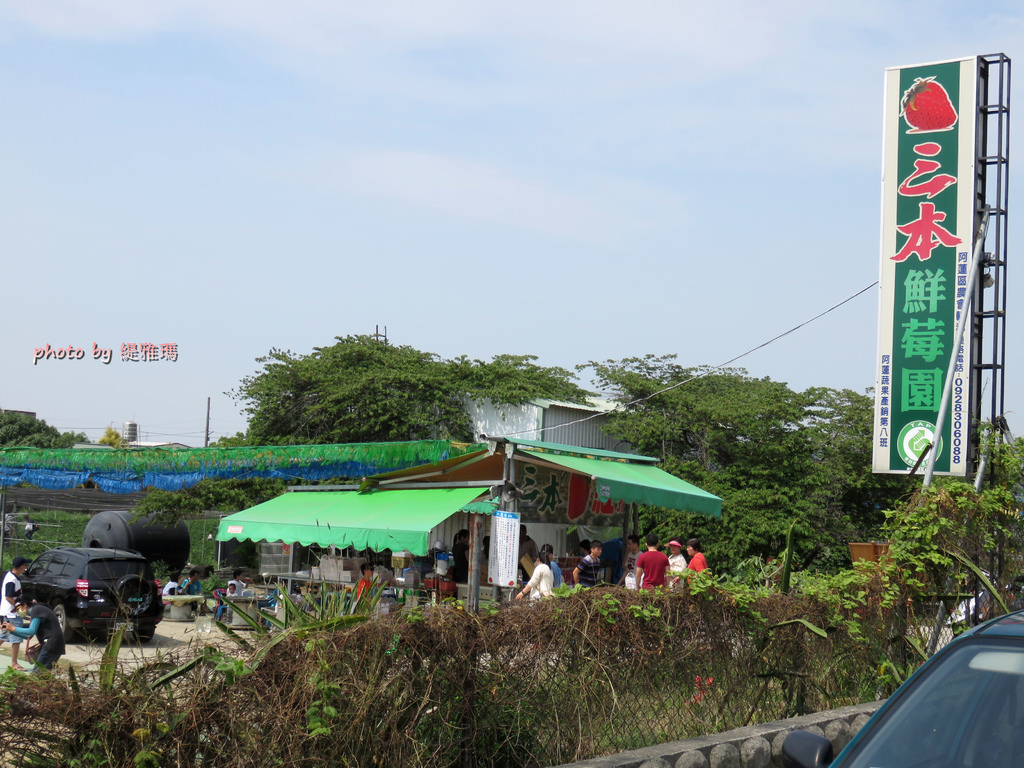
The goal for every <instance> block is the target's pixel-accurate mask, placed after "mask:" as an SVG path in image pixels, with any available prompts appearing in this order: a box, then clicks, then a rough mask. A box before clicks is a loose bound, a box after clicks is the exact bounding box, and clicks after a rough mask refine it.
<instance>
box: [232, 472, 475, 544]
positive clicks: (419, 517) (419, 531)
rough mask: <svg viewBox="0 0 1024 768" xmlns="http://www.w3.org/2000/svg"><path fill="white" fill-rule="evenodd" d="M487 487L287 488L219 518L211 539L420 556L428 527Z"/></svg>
mask: <svg viewBox="0 0 1024 768" xmlns="http://www.w3.org/2000/svg"><path fill="white" fill-rule="evenodd" d="M487 490H488V489H487V488H430V489H416V490H393V491H391V490H388V491H368V492H363V493H360V492H357V491H293V492H290V493H285V494H283V495H281V496H278V497H277V498H274V499H271V500H270V501H267V502H264V503H263V504H258V505H256V506H255V507H251V508H250V509H246V510H243V511H242V512H237V513H235V514H233V515H228V516H227V517H225V518H224V519H223V520H221V522H220V527H219V528H218V529H217V540H218V541H228V540H230V539H238V540H240V541H244V540H251V541H262V540H264V539H265V540H267V541H287V542H298V543H299V544H304V545H309V544H319V545H320V546H324V547H326V546H330V545H334V546H336V547H348V546H352V547H355V548H356V549H366V548H367V547H369V548H371V549H376V550H381V549H391V550H395V551H397V550H403V549H407V550H409V551H410V552H412V553H413V554H414V555H425V554H427V550H428V549H429V548H430V542H429V534H430V530H431V528H434V527H435V526H437V525H438V524H440V523H442V522H443V521H444V520H446V519H448V518H449V517H451V516H452V515H453V514H455V513H456V512H458V511H459V510H460V509H462V508H463V507H464V506H465V505H467V504H469V503H470V502H472V501H473V500H474V499H476V498H477V497H478V496H480V495H481V494H482V493H484V492H486V491H487ZM474 511H482V508H481V510H476V509H475V508H474Z"/></svg>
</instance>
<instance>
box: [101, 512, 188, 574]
mask: <svg viewBox="0 0 1024 768" xmlns="http://www.w3.org/2000/svg"><path fill="white" fill-rule="evenodd" d="M134 514H135V513H134V512H131V511H129V510H123V509H117V510H114V509H111V510H106V511H104V512H99V513H97V514H96V515H94V516H93V517H92V519H91V520H89V522H88V523H87V524H86V526H85V532H84V533H83V534H82V546H83V547H114V548H115V549H132V550H135V551H136V552H139V553H140V554H142V555H143V556H145V557H146V558H147V559H149V560H162V561H163V562H165V563H166V564H167V567H168V568H169V569H170V570H171V571H172V572H173V571H179V570H181V569H182V568H184V567H185V564H186V563H187V562H188V555H189V550H190V549H191V546H192V544H191V541H190V539H189V535H188V526H187V525H185V521H184V520H179V521H178V522H177V524H176V525H173V526H166V525H154V524H153V523H152V519H151V518H150V517H144V518H142V519H141V520H139V521H138V522H136V523H133V522H131V520H132V517H133V516H134Z"/></svg>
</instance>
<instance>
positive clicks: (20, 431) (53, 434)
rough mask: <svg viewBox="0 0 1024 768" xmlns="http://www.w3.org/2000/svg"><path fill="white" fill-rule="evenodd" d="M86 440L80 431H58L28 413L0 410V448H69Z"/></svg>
mask: <svg viewBox="0 0 1024 768" xmlns="http://www.w3.org/2000/svg"><path fill="white" fill-rule="evenodd" d="M88 441H89V438H88V437H87V436H86V435H85V434H83V433H82V432H59V431H58V430H57V428H56V427H51V426H50V425H49V424H47V423H46V422H45V421H43V420H42V419H37V418H36V417H35V416H32V415H31V414H28V413H22V412H20V411H2V412H0V448H71V447H72V446H73V445H74V444H75V443H78V442H81V443H86V442H88Z"/></svg>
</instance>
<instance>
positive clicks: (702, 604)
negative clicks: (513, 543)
mask: <svg viewBox="0 0 1024 768" xmlns="http://www.w3.org/2000/svg"><path fill="white" fill-rule="evenodd" d="M741 598H742V596H741ZM870 604H871V603H870V601H867V602H865V603H863V604H862V605H861V610H860V613H859V614H858V613H857V612H856V611H850V612H847V614H846V615H844V612H843V610H842V609H840V610H838V611H837V609H836V605H835V604H832V605H829V604H827V603H826V601H823V600H815V599H811V598H795V597H790V596H785V595H780V594H768V595H762V596H760V597H754V595H753V594H750V595H747V596H746V598H745V599H738V598H737V594H736V593H719V592H717V591H715V590H714V589H711V590H709V591H706V592H704V593H702V594H698V595H690V594H684V593H672V594H660V595H640V594H637V593H635V592H627V591H625V590H619V589H613V588H599V589H593V590H589V591H585V592H582V593H579V594H574V595H570V596H568V597H564V598H554V599H547V600H543V601H538V602H534V601H520V602H517V603H514V604H510V605H506V606H505V607H503V608H501V609H500V610H497V611H496V612H494V613H493V614H491V615H484V616H479V617H478V616H473V615H470V614H467V613H465V612H464V611H462V610H461V609H460V608H458V607H454V606H448V605H443V606H437V607H429V606H428V607H426V608H421V609H417V610H413V611H405V612H402V613H401V614H398V615H394V614H392V615H389V616H387V617H381V618H379V619H378V620H373V621H367V622H364V623H360V624H358V625H355V626H351V627H348V628H346V629H341V630H338V631H318V632H309V633H306V632H282V633H278V634H271V635H270V636H269V637H268V639H267V640H265V641H263V643H262V644H258V643H257V644H247V645H248V646H249V647H247V648H242V649H241V650H238V649H237V648H235V647H234V646H232V648H231V649H229V648H226V647H225V648H220V649H215V648H211V647H207V648H205V649H202V650H200V649H193V650H192V651H190V654H191V655H190V656H188V657H180V658H177V659H174V658H167V657H165V658H162V659H161V660H160V662H159V664H154V665H152V666H150V667H146V668H143V669H141V670H138V671H136V672H133V673H132V674H131V676H124V677H123V678H117V679H116V680H114V679H112V678H108V679H107V684H106V685H104V684H102V681H101V682H99V683H97V684H80V685H78V686H76V687H69V686H68V684H67V683H68V681H67V680H66V679H64V678H63V677H61V676H60V675H58V677H57V678H55V679H52V680H49V681H35V680H33V681H27V680H24V679H7V680H5V684H6V685H7V686H8V688H9V689H10V690H8V691H7V695H6V700H7V701H8V706H9V711H8V712H7V713H6V714H5V720H6V725H7V727H6V728H5V729H3V731H0V753H3V754H5V755H14V754H34V755H35V757H36V759H37V762H36V763H34V764H37V765H58V764H60V765H67V764H71V761H79V762H77V763H74V764H77V765H110V766H137V765H204V764H206V765H218V766H224V767H225V768H231V767H239V768H240V767H241V766H247V767H248V766H252V767H253V768H255V767H256V766H273V765H288V766H306V765H309V766H313V765H323V764H327V765H358V766H373V765H385V764H387V765H408V766H517V767H518V766H539V765H557V764H560V763H566V762H572V761H575V760H580V759H585V758H588V757H594V756H599V755H605V754H610V753H614V752H619V751H622V750H627V749H635V748H639V747H643V746H649V745H652V744H657V743H661V742H664V741H669V740H675V739H682V738H687V737H691V736H697V735H702V734H707V733H714V732H719V731H722V730H726V729H729V728H734V727H738V726H742V725H746V724H751V723H754V722H763V721H768V720H775V719H779V718H783V717H787V716H790V715H796V714H802V713H806V712H810V711H816V710H821V709H829V708H832V707H836V706H840V705H844V704H851V703H856V702H860V701H865V700H870V699H873V698H874V697H875V694H876V692H877V691H878V685H879V678H878V674H877V669H878V660H879V654H880V653H881V652H882V650H883V649H882V648H881V646H880V643H881V642H882V641H883V640H884V638H887V637H890V636H892V635H891V631H892V630H893V628H894V627H893V624H892V622H893V621H894V618H893V616H894V615H893V613H892V612H891V611H884V610H881V609H880V608H878V607H877V606H876V609H874V610H869V609H868V608H867V606H869V605H870ZM904 613H905V612H904ZM906 618H907V617H906V615H904V616H902V617H899V620H900V621H903V620H905V619H906ZM816 628H818V629H827V630H828V632H827V637H822V636H821V635H820V634H819V633H818V631H816ZM225 642H226V641H225ZM885 642H887V641H885ZM58 733H59V734H61V738H59V739H54V735H55V734H58ZM87 755H88V756H91V757H89V758H88V759H86V757H85V756H87ZM90 760H92V762H90ZM147 761H148V762H147ZM12 764H14V763H12ZM26 764H27V763H26Z"/></svg>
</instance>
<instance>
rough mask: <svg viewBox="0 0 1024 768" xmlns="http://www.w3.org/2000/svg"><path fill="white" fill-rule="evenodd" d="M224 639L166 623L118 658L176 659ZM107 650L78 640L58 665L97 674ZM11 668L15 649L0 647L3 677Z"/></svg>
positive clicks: (191, 625) (128, 644)
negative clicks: (147, 639)
mask: <svg viewBox="0 0 1024 768" xmlns="http://www.w3.org/2000/svg"><path fill="white" fill-rule="evenodd" d="M200 628H202V624H200ZM220 639H224V636H223V634H222V633H221V632H220V631H219V630H218V629H217V627H216V626H213V627H212V631H197V625H196V622H195V621H168V620H167V619H164V620H163V621H161V622H160V623H159V624H157V627H156V635H155V636H154V637H153V639H152V640H150V641H149V642H148V643H143V642H140V641H139V640H137V639H135V640H131V639H128V638H126V639H125V641H124V643H123V645H122V646H121V652H120V654H119V655H118V658H119V660H120V661H121V662H122V663H125V664H128V665H131V664H133V663H138V662H140V661H141V660H143V659H150V658H156V657H158V656H174V655H177V654H178V653H180V652H182V651H185V650H187V649H188V646H190V645H204V644H208V643H213V642H217V641H218V640H220ZM23 645H24V644H23ZM104 647H105V644H104V642H103V641H102V640H92V641H86V640H83V639H80V638H79V639H76V640H75V641H73V642H70V643H68V644H67V650H66V651H65V653H64V656H62V657H61V659H60V661H58V662H57V663H58V665H60V666H64V667H67V666H73V667H74V668H75V671H76V672H85V671H94V670H96V669H98V668H99V662H100V657H101V656H102V655H103V649H104ZM18 662H19V664H21V665H22V666H23V667H26V668H27V667H28V666H29V665H28V664H27V663H26V662H25V654H24V653H23V652H19V659H18ZM10 665H11V646H10V645H8V644H7V643H2V644H0V673H3V672H4V671H5V670H6V669H8V668H9V667H10Z"/></svg>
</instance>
